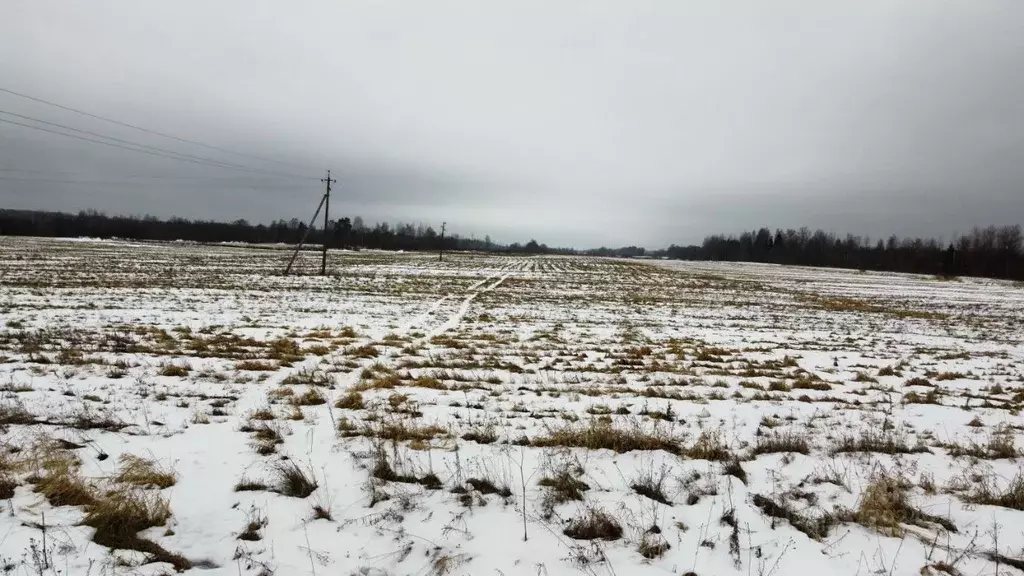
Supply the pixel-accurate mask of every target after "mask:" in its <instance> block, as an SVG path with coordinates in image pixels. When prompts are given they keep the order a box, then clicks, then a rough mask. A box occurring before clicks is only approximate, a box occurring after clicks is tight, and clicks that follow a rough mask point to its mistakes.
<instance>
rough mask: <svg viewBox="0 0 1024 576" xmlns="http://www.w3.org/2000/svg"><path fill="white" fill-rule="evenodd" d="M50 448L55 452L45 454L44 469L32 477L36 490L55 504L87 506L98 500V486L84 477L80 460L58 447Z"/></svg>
mask: <svg viewBox="0 0 1024 576" xmlns="http://www.w3.org/2000/svg"><path fill="white" fill-rule="evenodd" d="M48 449H50V450H54V451H55V452H46V453H44V454H43V457H44V458H45V460H44V461H43V463H42V468H43V470H42V471H41V473H40V474H37V475H34V476H33V477H32V480H33V483H34V484H35V489H36V491H37V492H39V493H40V494H42V495H43V496H45V497H46V499H47V500H48V501H49V502H50V504H51V505H53V506H86V505H89V504H93V503H94V502H96V500H97V495H96V488H94V487H93V486H90V485H89V484H88V483H86V481H85V480H84V479H83V478H82V476H81V475H80V473H79V471H78V461H77V460H76V459H75V458H74V457H73V456H70V455H67V454H65V453H63V452H60V451H57V450H59V449H57V448H48ZM44 450H46V448H44Z"/></svg>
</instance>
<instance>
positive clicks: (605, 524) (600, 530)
mask: <svg viewBox="0 0 1024 576" xmlns="http://www.w3.org/2000/svg"><path fill="white" fill-rule="evenodd" d="M563 533H564V534H565V535H566V536H568V537H570V538H572V539H574V540H598V539H600V540H618V539H619V538H622V525H621V524H619V521H618V520H616V519H615V518H614V517H612V515H611V514H608V513H607V512H605V511H604V510H600V509H597V508H591V509H589V510H587V512H586V513H584V514H583V515H582V516H580V517H578V518H575V519H573V521H572V522H571V523H570V524H569V526H568V527H567V528H566V529H565V530H563Z"/></svg>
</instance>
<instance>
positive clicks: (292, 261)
mask: <svg viewBox="0 0 1024 576" xmlns="http://www.w3.org/2000/svg"><path fill="white" fill-rule="evenodd" d="M326 180H327V193H326V194H324V195H323V197H322V198H320V203H319V204H317V205H316V212H313V217H312V218H310V219H309V226H306V231H305V233H303V234H302V239H301V240H299V245H298V246H296V247H295V252H292V257H291V259H290V260H288V266H287V267H286V268H285V269H284V274H285V276H287V275H288V274H290V273H291V271H292V266H293V265H294V264H295V259H296V258H297V257H298V256H299V250H302V246H303V245H304V244H305V243H306V238H309V231H310V230H312V229H313V224H314V223H315V222H316V217H317V216H319V215H320V209H321V208H323V207H324V204H325V203H326V202H327V199H328V198H329V197H330V195H331V171H330V170H328V171H327V178H326ZM321 181H322V180H321ZM326 234H327V214H326V213H325V214H324V266H326V262H327V236H326ZM320 273H321V274H323V273H324V271H323V270H321V271H320Z"/></svg>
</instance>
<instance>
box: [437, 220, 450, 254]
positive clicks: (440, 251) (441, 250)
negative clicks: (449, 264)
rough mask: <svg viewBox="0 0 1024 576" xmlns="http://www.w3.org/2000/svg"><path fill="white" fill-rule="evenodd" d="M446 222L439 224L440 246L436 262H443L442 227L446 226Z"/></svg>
mask: <svg viewBox="0 0 1024 576" xmlns="http://www.w3.org/2000/svg"><path fill="white" fill-rule="evenodd" d="M447 225H448V223H447V222H441V244H440V248H441V249H440V250H439V251H438V253H437V261H438V262H444V227H445V226H447Z"/></svg>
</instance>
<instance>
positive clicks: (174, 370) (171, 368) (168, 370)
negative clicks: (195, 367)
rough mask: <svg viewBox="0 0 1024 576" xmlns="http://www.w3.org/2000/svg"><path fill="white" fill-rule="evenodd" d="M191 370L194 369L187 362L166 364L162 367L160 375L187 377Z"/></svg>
mask: <svg viewBox="0 0 1024 576" xmlns="http://www.w3.org/2000/svg"><path fill="white" fill-rule="evenodd" d="M191 370H192V369H191V368H190V367H189V366H187V365H185V364H164V365H163V366H161V367H160V375H161V376H175V377H178V378H185V377H186V376H188V374H189V372H191Z"/></svg>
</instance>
